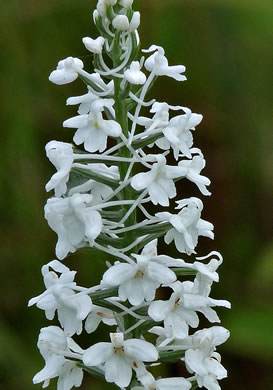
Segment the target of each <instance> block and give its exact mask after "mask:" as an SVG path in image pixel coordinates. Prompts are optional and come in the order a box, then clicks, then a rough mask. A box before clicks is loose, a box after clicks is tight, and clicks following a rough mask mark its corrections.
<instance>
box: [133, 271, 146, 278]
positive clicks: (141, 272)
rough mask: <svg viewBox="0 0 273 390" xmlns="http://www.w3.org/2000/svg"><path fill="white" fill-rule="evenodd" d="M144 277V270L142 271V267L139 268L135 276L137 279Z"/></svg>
mask: <svg viewBox="0 0 273 390" xmlns="http://www.w3.org/2000/svg"><path fill="white" fill-rule="evenodd" d="M143 277H144V271H142V270H141V269H139V270H138V271H137V273H136V274H135V278H137V279H142V278H143Z"/></svg>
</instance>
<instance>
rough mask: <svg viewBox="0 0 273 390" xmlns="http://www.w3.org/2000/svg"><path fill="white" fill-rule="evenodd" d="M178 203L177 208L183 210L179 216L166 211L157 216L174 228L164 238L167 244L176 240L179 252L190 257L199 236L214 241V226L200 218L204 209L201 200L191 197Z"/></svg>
mask: <svg viewBox="0 0 273 390" xmlns="http://www.w3.org/2000/svg"><path fill="white" fill-rule="evenodd" d="M176 203H178V206H177V207H176V208H177V209H182V210H181V211H180V212H179V213H178V214H177V215H175V214H171V213H168V212H165V211H164V212H160V213H156V214H155V216H156V217H158V218H159V219H160V220H161V221H164V222H169V223H170V224H171V225H172V226H173V228H171V229H170V230H169V231H168V232H167V233H166V235H165V237H164V240H165V242H166V244H170V243H171V242H172V241H173V240H174V242H175V246H176V249H177V250H178V251H179V252H181V253H187V254H188V255H190V254H192V253H195V251H194V248H195V247H196V245H197V243H198V237H199V236H205V237H209V238H211V239H213V237H214V235H213V232H212V230H213V225H212V224H211V223H210V222H207V221H205V220H203V219H201V218H200V216H201V211H202V209H203V203H202V201H201V200H200V199H198V198H195V197H191V198H189V199H184V200H181V201H177V202H176Z"/></svg>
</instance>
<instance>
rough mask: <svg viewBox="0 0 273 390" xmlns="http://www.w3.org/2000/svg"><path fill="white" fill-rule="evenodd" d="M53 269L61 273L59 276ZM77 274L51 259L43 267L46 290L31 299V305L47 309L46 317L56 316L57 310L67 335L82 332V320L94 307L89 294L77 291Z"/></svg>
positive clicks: (50, 318)
mask: <svg viewBox="0 0 273 390" xmlns="http://www.w3.org/2000/svg"><path fill="white" fill-rule="evenodd" d="M51 269H53V270H54V271H56V272H58V273H60V274H61V275H60V276H58V275H57V273H56V272H54V271H52V270H51ZM75 274H76V272H74V271H70V270H69V268H67V267H66V266H65V265H63V264H62V263H60V262H59V261H57V260H53V261H51V262H50V263H48V264H47V265H45V266H43V267H42V275H43V277H44V283H45V286H46V291H45V292H43V293H42V294H41V295H39V296H37V297H35V298H32V299H31V300H30V301H29V306H31V305H34V304H36V305H37V307H39V308H40V309H42V310H45V314H46V318H47V319H49V320H52V319H53V318H54V314H55V311H56V310H57V313H58V319H59V321H60V324H61V325H62V327H63V328H64V331H65V334H66V335H67V336H73V334H75V333H77V334H80V333H81V331H82V321H83V320H84V319H85V318H86V317H87V315H88V313H89V312H90V310H91V308H92V301H91V298H90V297H89V296H88V295H87V294H85V293H84V292H81V293H78V294H76V293H75V291H74V289H75V287H76V283H75V282H74V277H75Z"/></svg>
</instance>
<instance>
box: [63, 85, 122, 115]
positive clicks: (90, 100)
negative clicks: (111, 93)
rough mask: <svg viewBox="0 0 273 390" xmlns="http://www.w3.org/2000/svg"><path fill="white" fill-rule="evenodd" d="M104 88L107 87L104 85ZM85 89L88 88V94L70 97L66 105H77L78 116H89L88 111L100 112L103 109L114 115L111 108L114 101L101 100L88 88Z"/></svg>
mask: <svg viewBox="0 0 273 390" xmlns="http://www.w3.org/2000/svg"><path fill="white" fill-rule="evenodd" d="M105 87H107V86H106V85H105ZM87 88H88V92H87V93H86V94H85V95H81V96H73V97H70V98H68V99H67V101H66V104H67V105H75V104H79V105H80V106H79V109H78V113H79V114H80V115H82V114H89V112H90V111H94V110H97V109H99V110H102V109H103V107H107V108H108V109H109V110H110V111H111V113H113V114H114V110H113V108H112V106H113V104H114V102H115V101H114V100H113V99H102V98H100V97H98V96H97V95H95V94H94V93H93V92H92V90H91V88H90V87H87Z"/></svg>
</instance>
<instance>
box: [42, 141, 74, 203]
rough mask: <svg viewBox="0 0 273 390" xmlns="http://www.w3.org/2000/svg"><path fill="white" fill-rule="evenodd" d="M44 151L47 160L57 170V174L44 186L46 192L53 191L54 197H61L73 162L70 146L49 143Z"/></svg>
mask: <svg viewBox="0 0 273 390" xmlns="http://www.w3.org/2000/svg"><path fill="white" fill-rule="evenodd" d="M45 149H46V155H47V157H48V159H49V160H50V162H51V163H52V164H53V165H54V166H55V167H56V168H57V172H56V173H55V174H54V175H53V176H52V178H51V179H50V180H49V182H48V183H47V184H46V190H47V191H50V190H52V189H55V195H56V196H61V195H63V194H65V193H66V190H67V186H66V183H67V181H68V179H69V172H70V169H71V167H72V164H73V160H74V157H73V148H72V145H71V144H68V143H66V142H58V141H50V142H48V143H47V144H46V147H45Z"/></svg>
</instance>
